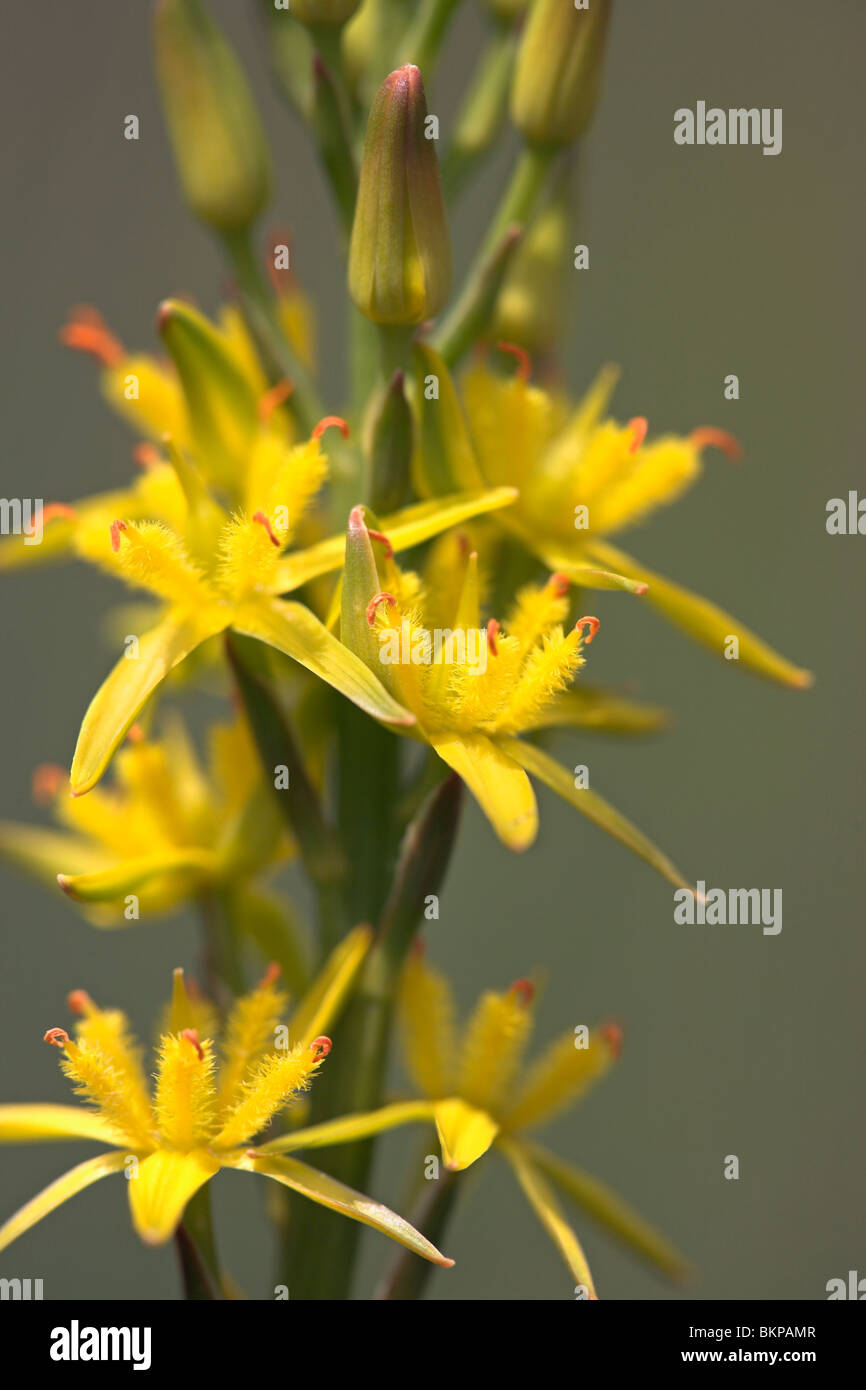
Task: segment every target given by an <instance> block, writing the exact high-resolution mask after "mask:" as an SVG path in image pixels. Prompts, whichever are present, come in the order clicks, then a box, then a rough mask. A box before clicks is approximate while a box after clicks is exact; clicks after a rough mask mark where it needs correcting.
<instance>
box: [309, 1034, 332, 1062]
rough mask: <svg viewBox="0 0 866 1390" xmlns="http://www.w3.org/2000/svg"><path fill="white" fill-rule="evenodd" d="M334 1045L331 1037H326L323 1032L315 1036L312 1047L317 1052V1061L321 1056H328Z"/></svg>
mask: <svg viewBox="0 0 866 1390" xmlns="http://www.w3.org/2000/svg"><path fill="white" fill-rule="evenodd" d="M333 1046H334V1044H333V1043H332V1042H331V1039H330V1038H328V1037H326V1036H325V1034H324V1033H322V1034H321V1035H320V1036H319V1037H318V1038H314V1039H313V1041H312V1042H311V1043H310V1047H311V1048H312V1050H313V1052H315V1054H316V1060H317V1061H318V1059H319V1057H327V1055H328V1053H329V1052H330V1050H331V1048H332V1047H333Z"/></svg>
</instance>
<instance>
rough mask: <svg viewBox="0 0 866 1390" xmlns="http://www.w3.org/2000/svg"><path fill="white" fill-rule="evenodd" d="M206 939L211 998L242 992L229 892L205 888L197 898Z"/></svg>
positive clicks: (242, 978) (240, 971) (240, 970)
mask: <svg viewBox="0 0 866 1390" xmlns="http://www.w3.org/2000/svg"><path fill="white" fill-rule="evenodd" d="M199 901H200V903H201V910H202V917H203V920H204V925H205V934H206V939H207V958H206V964H205V969H206V976H207V979H208V988H209V992H210V993H211V994H212V995H213V996H214V997H215V998H219V997H220V996H223V1001H224V997H225V995H226V994H230V995H234V996H237V995H239V994H243V992H244V988H245V984H244V976H243V970H242V968H241V962H240V954H239V951H238V939H237V933H236V932H235V928H234V922H233V921H232V913H231V905H230V899H229V895H228V893H226V892H222V891H220V890H219V889H218V888H212V889H208V890H207V891H206V892H204V893H203V894H202V895H201V898H200V899H199Z"/></svg>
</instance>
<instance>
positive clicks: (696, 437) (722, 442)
mask: <svg viewBox="0 0 866 1390" xmlns="http://www.w3.org/2000/svg"><path fill="white" fill-rule="evenodd" d="M689 439H690V440H691V442H692V444H694V446H695V448H696V449H704V448H707V447H710V448H713V449H721V451H722V453H723V454H727V456H728V458H729V459H731V460H732V462H734V463H738V462H739V460H740V459H741V458H742V457H743V446H742V444H741V443H740V441H739V439H735V438H734V436H733V435H732V434H728V431H727V430H717V429H715V428H714V427H713V426H712V425H705V426H704V427H703V428H702V429H699V430H692V432H691V434H690V435H689Z"/></svg>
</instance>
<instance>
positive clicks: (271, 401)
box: [258, 377, 295, 425]
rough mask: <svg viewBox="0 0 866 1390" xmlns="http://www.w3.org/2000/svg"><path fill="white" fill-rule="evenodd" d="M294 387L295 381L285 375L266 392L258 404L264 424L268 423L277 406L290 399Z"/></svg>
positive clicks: (260, 417)
mask: <svg viewBox="0 0 866 1390" xmlns="http://www.w3.org/2000/svg"><path fill="white" fill-rule="evenodd" d="M294 389H295V383H294V382H293V381H290V380H289V378H288V377H285V378H284V379H283V380H282V381H278V382H277V384H276V386H272V387H271V389H270V391H266V392H265V394H264V395H263V396H262V397H261V398H260V400H259V405H258V412H259V419H260V420H261V422H262V424H263V425H266V424H267V422H268V420H270V418H271V416H272V415H273V413H274V411H275V410H276V409H277V407H278V406H281V405H282V404H283V403H284V402H285V401H287V400H288V399H289V396H290V395H291V394H292V392H293V391H294Z"/></svg>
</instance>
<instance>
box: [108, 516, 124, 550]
mask: <svg viewBox="0 0 866 1390" xmlns="http://www.w3.org/2000/svg"><path fill="white" fill-rule="evenodd" d="M109 530H110V534H111V548H112V550H113V551H114V553H115V555H116V554H117V552H118V550H119V549H120V533H121V531H125V530H126V522H125V521H112V523H111V526H110V528H109Z"/></svg>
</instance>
